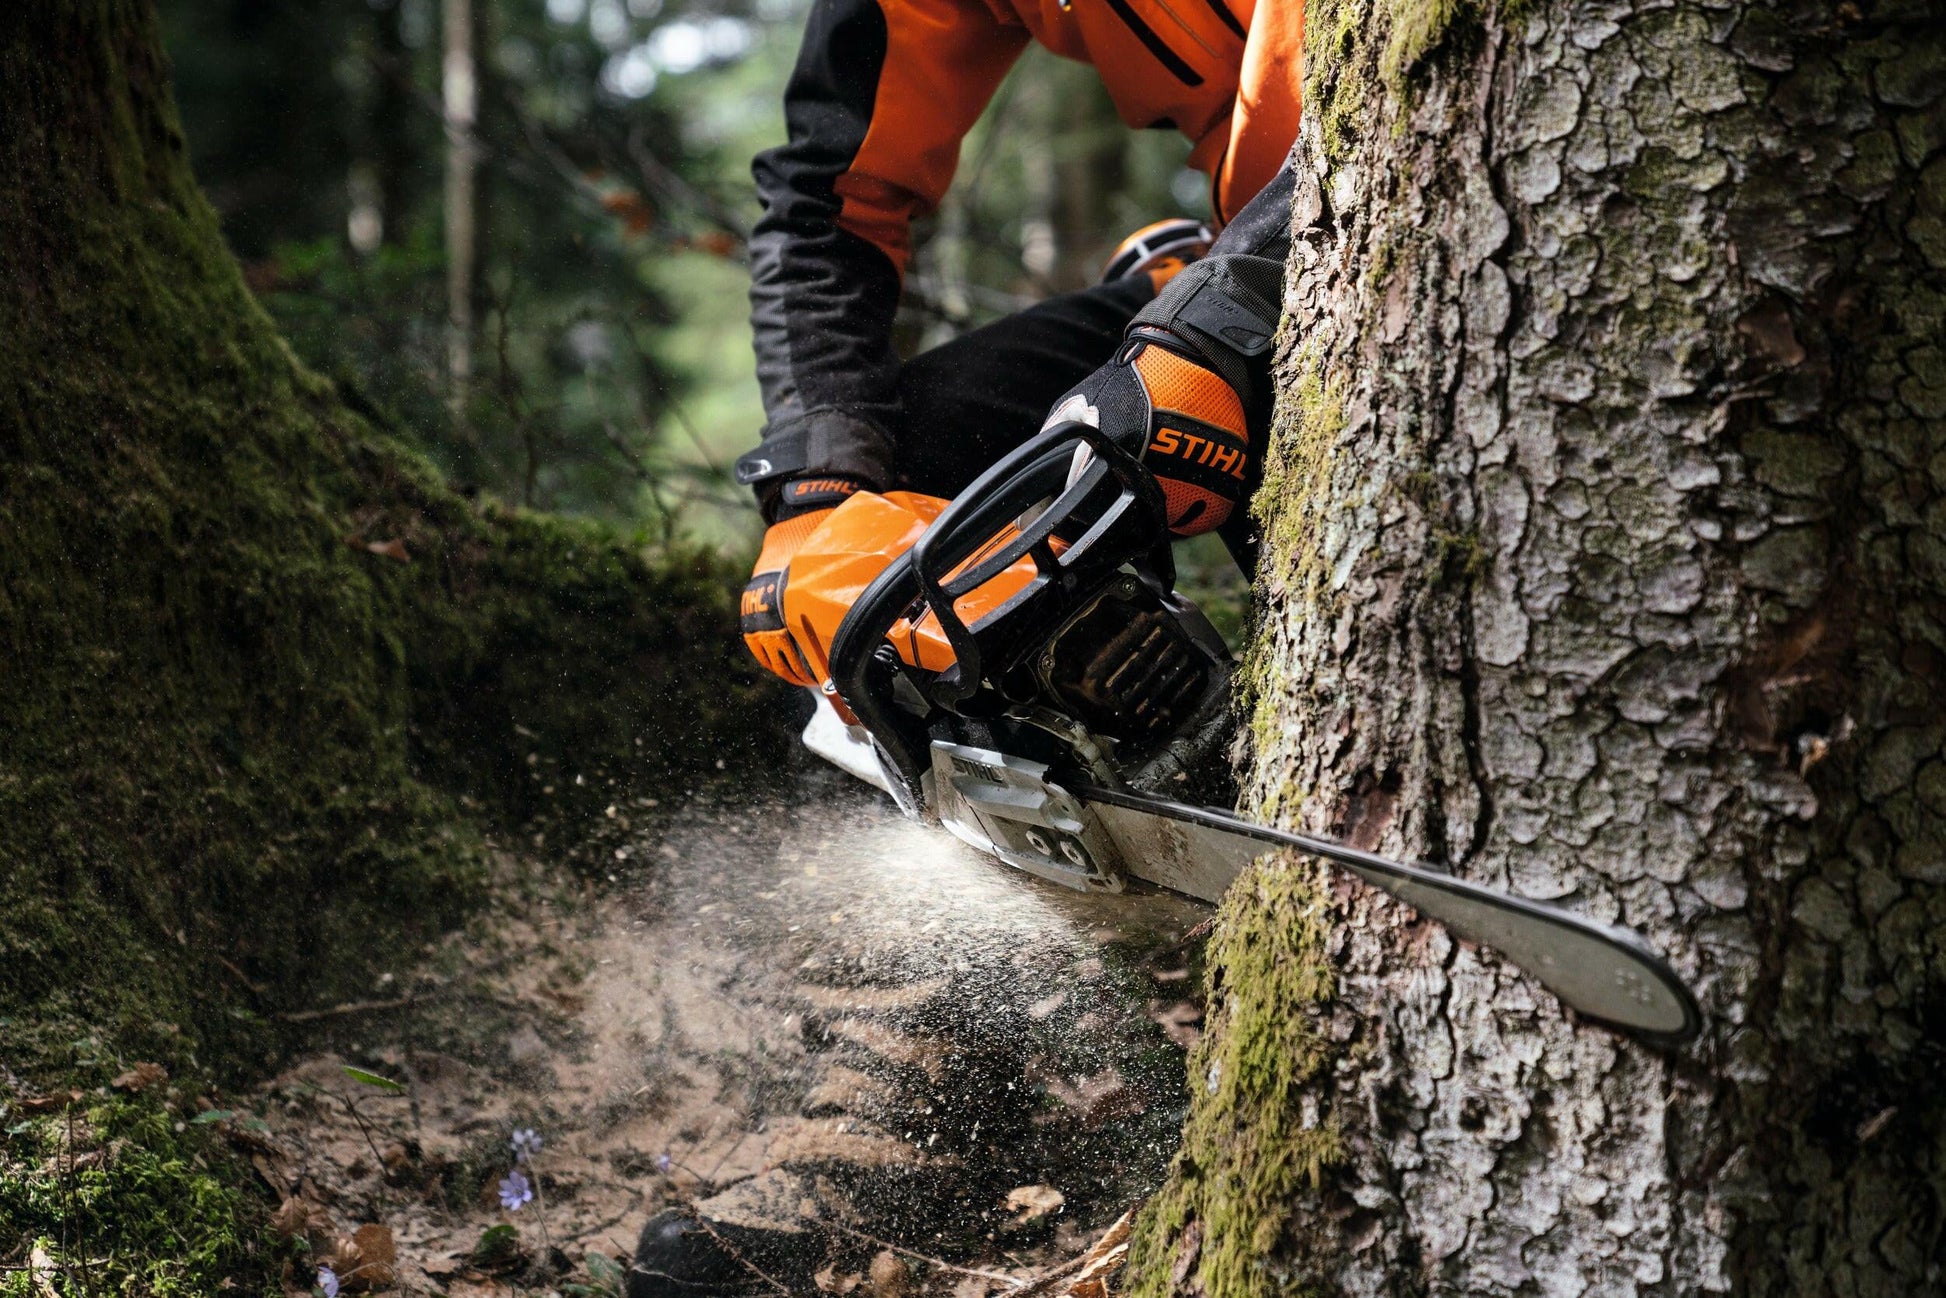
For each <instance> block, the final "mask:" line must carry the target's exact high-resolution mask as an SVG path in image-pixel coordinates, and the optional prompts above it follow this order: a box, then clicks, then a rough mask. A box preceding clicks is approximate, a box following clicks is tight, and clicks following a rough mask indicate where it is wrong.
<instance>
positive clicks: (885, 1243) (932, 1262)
mask: <svg viewBox="0 0 1946 1298" xmlns="http://www.w3.org/2000/svg"><path fill="white" fill-rule="evenodd" d="M831 1225H832V1228H833V1229H834V1230H841V1231H843V1232H844V1233H845V1234H847V1235H850V1236H851V1237H853V1238H854V1239H862V1240H864V1241H865V1242H866V1243H867V1244H876V1245H878V1246H879V1247H880V1248H887V1249H891V1250H892V1251H893V1252H894V1253H903V1254H905V1256H907V1257H909V1258H912V1259H914V1260H915V1261H919V1262H924V1263H925V1264H926V1265H927V1266H936V1267H939V1268H941V1269H942V1270H946V1271H956V1272H958V1273H959V1274H960V1275H975V1276H978V1277H980V1279H982V1280H998V1281H1000V1282H1001V1283H1002V1284H1010V1285H1012V1286H1014V1287H1015V1288H1016V1289H1018V1288H1020V1287H1021V1286H1022V1283H1023V1282H1022V1281H1021V1280H1020V1278H1019V1277H1018V1276H1011V1275H1007V1274H1005V1273H1004V1272H1001V1271H982V1270H980V1269H979V1268H978V1267H972V1266H959V1265H957V1264H955V1263H952V1262H948V1261H947V1260H946V1259H945V1258H941V1257H931V1256H929V1255H927V1254H925V1253H921V1252H919V1251H918V1250H916V1249H910V1248H906V1247H905V1246H904V1245H902V1244H894V1243H893V1242H892V1241H891V1240H889V1239H880V1238H879V1237H878V1236H876V1235H867V1234H866V1233H865V1232H864V1231H862V1230H854V1229H852V1228H851V1227H850V1226H847V1225H844V1224H843V1223H842V1222H835V1221H834V1222H832V1223H831Z"/></svg>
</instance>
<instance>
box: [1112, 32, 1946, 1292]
mask: <svg viewBox="0 0 1946 1298" xmlns="http://www.w3.org/2000/svg"><path fill="white" fill-rule="evenodd" d="M1861 11H1862V12H1861ZM1307 27H1308V29H1309V48H1308V56H1309V59H1310V67H1309V69H1308V72H1307V84H1308V87H1309V103H1308V104H1307V108H1306V121H1305V127H1304V132H1303V136H1302V138H1301V140H1300V142H1299V164H1300V168H1301V175H1302V183H1301V184H1300V186H1299V192H1298V197H1297V203H1296V211H1295V219H1296V227H1297V232H1298V238H1297V244H1296V249H1295V251H1294V253H1293V255H1292V260H1291V264H1290V273H1289V279H1288V292H1287V297H1286V303H1285V306H1286V316H1287V325H1286V329H1285V335H1284V338H1283V340H1282V350H1281V352H1280V362H1279V364H1280V376H1281V384H1282V391H1281V404H1280V407H1279V414H1278V418H1277V421H1276V427H1275V431H1274V434H1273V437H1272V440H1271V444H1270V447H1269V450H1268V472H1267V478H1266V484H1265V487H1264V490H1263V492H1262V494H1261V496H1260V497H1259V500H1258V509H1259V512H1260V515H1261V517H1262V519H1263V521H1264V524H1265V531H1266V536H1267V543H1266V547H1265V558H1264V566H1263V569H1262V571H1261V573H1260V574H1259V589H1260V591H1261V592H1263V594H1264V597H1265V599H1266V601H1267V611H1266V613H1265V616H1264V619H1263V621H1262V623H1261V625H1260V627H1259V630H1258V634H1257V639H1256V643H1255V645H1254V647H1253V651H1252V656H1251V658H1250V662H1249V667H1248V669H1247V672H1246V675H1247V677H1248V680H1249V682H1250V685H1251V688H1252V690H1253V691H1254V692H1253V696H1252V698H1251V700H1250V701H1249V703H1248V704H1247V706H1248V707H1249V708H1250V713H1249V716H1250V720H1251V728H1252V733H1253V736H1254V755H1253V758H1252V766H1251V769H1250V780H1249V786H1248V787H1249V796H1250V799H1251V801H1252V802H1253V803H1254V809H1255V810H1257V811H1259V812H1261V813H1263V814H1265V815H1269V816H1272V817H1275V818H1277V819H1278V820H1280V821H1282V822H1284V823H1287V824H1292V825H1297V826H1302V827H1307V828H1313V829H1321V830H1326V831H1329V832H1333V833H1336V834H1340V835H1343V836H1346V837H1348V838H1349V839H1351V840H1352V841H1353V842H1356V843H1359V844H1365V845H1376V846H1380V847H1382V848H1384V849H1385V850H1388V851H1391V852H1395V853H1403V854H1420V855H1425V856H1429V857H1432V858H1435V859H1442V860H1445V861H1448V862H1451V863H1452V864H1453V866H1454V868H1456V869H1457V870H1458V871H1459V872H1461V873H1463V874H1465V875H1467V876H1469V877H1472V878H1477V879H1483V880H1487V881H1491V882H1493V883H1496V884H1500V885H1503V886H1508V887H1511V888H1513V889H1515V890H1517V891H1519V892H1522V893H1525V894H1527V895H1529V896H1535V897H1545V898H1553V899H1558V900H1559V901H1561V902H1562V903H1563V904H1565V905H1568V906H1571V907H1573V908H1575V909H1577V910H1580V911H1582V912H1584V913H1587V914H1592V915H1596V916H1599V917H1601V918H1604V919H1611V920H1615V921H1618V922H1621V923H1625V924H1629V925H1632V926H1634V927H1636V928H1637V929H1639V930H1641V931H1642V932H1643V933H1645V934H1646V935H1647V936H1648V937H1649V938H1650V940H1651V941H1652V942H1653V943H1654V944H1655V945H1656V946H1658V947H1659V948H1660V949H1662V950H1663V951H1665V952H1666V953H1668V955H1669V956H1670V958H1671V960H1672V961H1673V963H1674V964H1675V966H1676V967H1677V968H1678V969H1679V970H1680V971H1681V972H1682V974H1683V975H1684V976H1685V977H1686V978H1687V979H1689V980H1690V982H1691V983H1692V985H1693V986H1695V987H1696V988H1697V989H1698V992H1699V994H1700V996H1701V998H1702V1000H1703V1003H1704V1006H1705V1010H1706V1014H1707V1018H1708V1023H1707V1026H1706V1028H1705V1031H1704V1034H1703V1036H1702V1038H1701V1039H1700V1040H1699V1041H1698V1042H1697V1043H1696V1044H1695V1045H1693V1046H1691V1047H1689V1048H1687V1049H1684V1050H1681V1051H1678V1052H1675V1053H1662V1052H1658V1051H1655V1050H1652V1049H1649V1048H1646V1047H1644V1046H1642V1045H1639V1044H1636V1043H1634V1042H1632V1041H1630V1040H1628V1039H1627V1038H1624V1037H1620V1036H1617V1035H1616V1034H1614V1033H1612V1032H1608V1031H1605V1030H1602V1029H1599V1028H1595V1027H1590V1026H1587V1025H1585V1024H1579V1023H1576V1022H1575V1021H1574V1020H1573V1017H1572V1016H1571V1015H1570V1014H1568V1013H1567V1012H1565V1011H1564V1010H1563V1009H1562V1008H1561V1007H1560V1005H1559V1004H1558V1003H1556V1002H1555V1001H1554V999H1553V998H1552V997H1551V996H1549V995H1548V994H1547V993H1546V992H1545V991H1543V990H1542V989H1541V988H1540V987H1539V986H1538V985H1536V984H1535V983H1534V982H1533V981H1532V980H1531V979H1529V978H1527V977H1525V976H1523V975H1522V974H1520V973H1519V972H1518V971H1516V970H1514V969H1512V968H1510V967H1509V966H1508V965H1506V964H1505V963H1504V962H1503V961H1501V960H1499V959H1498V958H1496V957H1495V956H1494V955H1493V954H1492V953H1491V952H1489V951H1482V950H1478V949H1475V948H1472V947H1468V946H1464V945H1462V944H1459V943H1457V942H1455V941H1454V940H1453V939H1452V938H1451V937H1450V936H1449V935H1448V934H1447V933H1446V932H1444V931H1443V930H1442V929H1440V928H1439V927H1438V926H1437V925H1434V924H1430V923H1427V922H1425V921H1423V920H1420V919H1419V918H1418V917H1417V916H1415V915H1414V914H1413V913H1412V912H1410V911H1409V910H1407V909H1405V908H1404V907H1402V906H1400V905H1398V904H1396V903H1393V902H1391V901H1389V900H1387V899H1386V898H1385V897H1383V896H1381V895H1379V894H1376V893H1374V892H1372V891H1371V890H1369V889H1367V888H1364V887H1362V886H1361V885H1359V884H1357V883H1355V882H1353V881H1349V880H1347V879H1345V878H1344V877H1342V876H1339V875H1333V874H1331V873H1329V872H1328V871H1324V870H1322V869H1321V868H1318V867H1314V866H1312V865H1310V864H1307V863H1303V862H1300V861H1297V860H1294V859H1280V860H1274V861H1271V862H1267V863H1264V864H1261V865H1259V866H1258V867H1257V868H1256V869H1255V871H1254V872H1253V873H1251V874H1250V875H1248V876H1246V877H1245V879H1244V880H1243V881H1242V882H1240V884H1239V885H1238V886H1237V888H1236V889H1234V890H1233V892H1232V894H1231V897H1230V898H1229V899H1228V900H1227V901H1226V903H1225V906H1224V908H1223V910H1222V912H1221V919H1220V923H1219V926H1218V929H1217V933H1216V936H1215V938H1214V940H1213V943H1212V947H1211V956H1210V974H1209V990H1210V1011H1209V1023H1210V1028H1211V1030H1210V1033H1209V1035H1208V1037H1207V1038H1206V1040H1205V1041H1204V1043H1203V1044H1202V1045H1201V1046H1200V1047H1199V1049H1198V1051H1197V1052H1196V1054H1195V1055H1194V1056H1193V1058H1192V1060H1191V1065H1190V1067H1191V1080H1192V1089H1193V1091H1194V1093H1195V1095H1196V1097H1197V1102H1196V1106H1195V1108H1194V1110H1193V1112H1192V1114H1191V1116H1190V1119H1189V1122H1188V1125H1187V1128H1186V1132H1185V1142H1184V1147H1183V1150H1182V1153H1181V1154H1180V1156H1179V1159H1178V1162H1177V1164H1176V1166H1175V1169H1174V1172H1173V1174H1172V1178H1171V1180H1170V1182H1169V1184H1168V1185H1167V1186H1166V1187H1165V1189H1164V1190H1163V1191H1162V1192H1161V1193H1160V1194H1159V1195H1158V1196H1157V1197H1156V1198H1155V1199H1154V1200H1153V1201H1152V1203H1151V1205H1150V1207H1149V1209H1148V1211H1147V1213H1146V1215H1145V1216H1144V1218H1143V1221H1142V1224H1141V1229H1140V1231H1139V1233H1138V1238H1137V1241H1136V1247H1135V1250H1134V1254H1133V1256H1134V1262H1133V1266H1132V1270H1131V1276H1132V1277H1133V1280H1132V1287H1133V1288H1134V1290H1135V1291H1136V1292H1139V1293H1145V1294H1159V1293H1165V1292H1185V1293H1198V1292H1206V1293H1209V1294H1212V1295H1231V1294H1244V1293H1258V1292H1271V1291H1283V1290H1285V1289H1287V1288H1290V1287H1293V1286H1306V1287H1315V1288H1316V1289H1318V1290H1320V1291H1323V1292H1331V1293H1337V1292H1344V1293H1352V1294H1399V1293H1442V1294H1445V1293H1451V1294H1576V1293H1601V1294H1623V1293H1627V1294H1633V1293H1645V1294H1646V1293H1655V1294H1676V1293H1692V1292H1699V1291H1701V1292H1734V1293H1743V1294H1784V1293H1831V1294H1840V1295H1852V1294H1856V1295H1879V1294H1887V1295H1889V1294H1912V1293H1928V1292H1930V1293H1937V1292H1941V1290H1942V1285H1946V1280H1943V1279H1942V1275H1941V1269H1940V1267H1941V1263H1940V1258H1941V1248H1942V1237H1941V1208H1942V1202H1943V1201H1946V1086H1942V1085H1941V1083H1940V1078H1941V1076H1942V1068H1946V1050H1943V1048H1942V1036H1943V1035H1946V1033H1943V1032H1942V1029H1943V1028H1946V1019H1943V1018H1942V1013H1943V1011H1942V1006H1946V999H1943V998H1942V996H1941V990H1942V982H1943V981H1946V979H1942V971H1943V969H1946V888H1942V883H1946V828H1943V826H1946V760H1942V757H1941V741H1942V738H1943V737H1946V715H1943V714H1942V706H1941V705H1942V688H1941V682H1942V677H1946V422H1943V421H1942V416H1946V350H1942V344H1941V338H1942V333H1943V332H1946V156H1942V155H1941V152H1940V150H1941V145H1942V144H1946V101H1942V99H1941V93H1942V90H1946V45H1942V35H1941V32H1942V24H1941V23H1940V22H1939V14H1938V12H1937V9H1936V6H1932V7H1928V6H1927V5H1925V4H1923V3H1921V2H1920V0H1903V2H1900V0H1886V2H1884V3H1878V4H1872V3H1869V2H1864V3H1844V4H1836V5H1824V4H1815V3H1810V4H1804V5H1801V6H1795V7H1785V8H1766V7H1762V6H1760V5H1758V4H1753V3H1747V2H1746V0H1722V2H1721V3H1709V4H1702V3H1695V2H1693V0H1677V2H1676V3H1673V4H1656V5H1648V4H1642V5H1639V6H1631V5H1629V4H1627V3H1613V4H1600V5H1593V4H1584V5H1572V4H1568V3H1564V2H1562V0H1535V2H1534V3H1532V4H1531V5H1523V6H1521V9H1520V12H1519V14H1518V16H1515V15H1511V14H1509V13H1507V12H1505V11H1504V10H1502V11H1498V12H1480V11H1478V10H1475V9H1474V8H1472V7H1470V6H1466V5H1448V4H1435V3H1416V4H1415V3H1411V2H1409V0H1408V2H1407V3H1395V4H1387V5H1379V6H1377V7H1376V8H1374V7H1373V6H1371V5H1368V4H1366V3H1363V2H1362V0H1323V3H1319V2H1318V0H1314V2H1313V4H1312V5H1311V8H1310V12H1309V13H1308V15H1307Z"/></svg>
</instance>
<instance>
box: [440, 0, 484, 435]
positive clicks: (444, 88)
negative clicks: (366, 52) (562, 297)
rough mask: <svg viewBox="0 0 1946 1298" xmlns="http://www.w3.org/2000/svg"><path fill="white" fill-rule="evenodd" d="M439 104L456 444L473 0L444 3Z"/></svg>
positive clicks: (469, 296) (466, 278) (467, 227)
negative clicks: (443, 138)
mask: <svg viewBox="0 0 1946 1298" xmlns="http://www.w3.org/2000/svg"><path fill="white" fill-rule="evenodd" d="M443 12H444V22H443V23H442V25H441V39H442V40H443V42H444V46H445V57H444V60H443V61H442V63H441V65H440V79H439V88H440V104H441V106H442V108H443V110H444V113H445V119H446V209H445V212H446V384H447V388H446V392H447V402H448V404H449V405H450V406H451V408H452V412H453V421H454V424H455V426H456V428H457V430H458V432H459V434H460V436H461V438H462V439H465V438H466V437H467V436H468V433H467V427H468V424H469V420H468V417H467V404H468V403H469V402H470V401H471V400H472V397H473V276H474V268H475V266H476V264H477V262H478V260H479V252H478V248H477V243H478V237H479V230H478V225H477V221H478V202H477V195H476V193H475V190H476V188H477V182H478V175H477V172H478V170H479V142H478V139H477V137H476V131H477V129H478V126H479V84H480V79H479V69H478V65H477V60H476V59H475V57H474V52H473V51H474V36H473V0H445V8H444V11H443Z"/></svg>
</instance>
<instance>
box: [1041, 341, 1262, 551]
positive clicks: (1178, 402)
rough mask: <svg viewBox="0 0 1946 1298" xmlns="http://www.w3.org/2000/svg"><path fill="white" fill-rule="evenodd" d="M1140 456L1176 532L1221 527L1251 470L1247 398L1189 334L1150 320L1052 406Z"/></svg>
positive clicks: (1057, 414) (1058, 416) (1052, 418)
mask: <svg viewBox="0 0 1946 1298" xmlns="http://www.w3.org/2000/svg"><path fill="white" fill-rule="evenodd" d="M1064 419H1080V420H1082V421H1083V422H1085V423H1091V424H1094V425H1095V426H1096V427H1098V428H1100V429H1101V430H1102V431H1103V432H1105V433H1107V434H1108V435H1109V436H1110V437H1112V438H1114V439H1115V440H1116V441H1117V442H1119V443H1120V444H1121V445H1123V446H1126V447H1128V448H1129V449H1130V450H1133V451H1135V452H1136V453H1137V454H1138V455H1139V456H1140V458H1141V460H1142V463H1143V465H1144V467H1146V468H1147V469H1148V470H1149V471H1150V472H1151V473H1153V474H1154V475H1155V477H1156V481H1157V482H1158V483H1159V484H1160V485H1161V487H1162V497H1163V500H1164V501H1166V502H1167V504H1168V508H1169V530H1170V531H1171V532H1173V533H1175V534H1176V535H1177V536H1197V535H1200V534H1201V533H1203V532H1210V531H1214V530H1215V529H1217V528H1219V527H1221V526H1223V524H1224V523H1225V522H1226V521H1227V520H1228V519H1229V517H1230V512H1231V511H1232V510H1234V509H1235V508H1236V507H1237V505H1238V503H1239V502H1241V501H1242V499H1243V495H1244V491H1245V486H1244V483H1245V475H1246V473H1247V471H1248V469H1249V465H1250V432H1249V427H1248V424H1247V422H1246V420H1245V418H1244V406H1243V398H1242V397H1241V396H1240V395H1239V394H1238V392H1237V390H1236V388H1235V387H1233V386H1232V385H1231V383H1230V381H1229V380H1227V379H1225V378H1224V377H1223V376H1222V375H1220V374H1218V373H1217V372H1216V371H1215V370H1214V369H1212V368H1211V367H1210V365H1209V363H1208V362H1207V360H1206V359H1205V358H1204V356H1203V354H1202V353H1201V351H1200V350H1199V349H1198V348H1197V347H1196V346H1194V345H1193V344H1192V343H1190V342H1189V341H1188V340H1186V339H1184V338H1183V337H1181V336H1179V335H1177V334H1174V333H1171V332H1170V331H1169V330H1167V329H1163V328H1161V327H1160V326H1157V325H1152V324H1138V325H1136V326H1135V327H1134V328H1133V329H1132V330H1130V331H1129V336H1128V340H1127V341H1126V342H1124V343H1123V344H1122V348H1121V350H1120V351H1118V352H1116V353H1115V359H1114V360H1112V361H1110V362H1109V363H1108V364H1107V365H1104V366H1103V367H1102V368H1101V369H1099V370H1096V371H1095V372H1094V374H1093V375H1091V376H1090V377H1089V378H1088V379H1087V380H1086V381H1085V382H1083V383H1082V384H1081V385H1080V386H1079V387H1077V388H1076V389H1075V390H1074V391H1073V392H1071V393H1070V394H1069V395H1068V396H1066V397H1064V398H1063V399H1062V400H1061V401H1060V402H1059V403H1058V404H1057V405H1056V406H1055V407H1054V412H1053V414H1051V415H1049V416H1048V424H1049V425H1050V426H1051V425H1052V424H1055V423H1057V422H1060V421H1061V420H1064Z"/></svg>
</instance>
